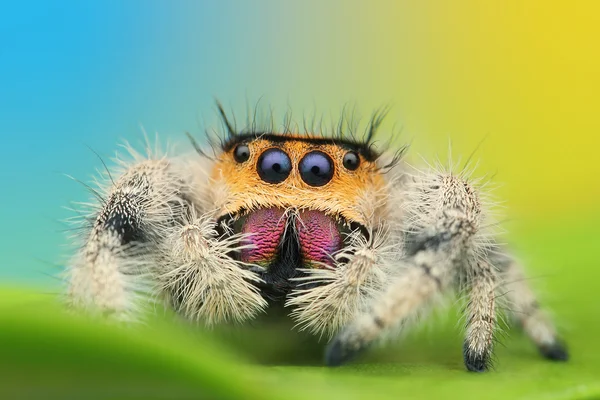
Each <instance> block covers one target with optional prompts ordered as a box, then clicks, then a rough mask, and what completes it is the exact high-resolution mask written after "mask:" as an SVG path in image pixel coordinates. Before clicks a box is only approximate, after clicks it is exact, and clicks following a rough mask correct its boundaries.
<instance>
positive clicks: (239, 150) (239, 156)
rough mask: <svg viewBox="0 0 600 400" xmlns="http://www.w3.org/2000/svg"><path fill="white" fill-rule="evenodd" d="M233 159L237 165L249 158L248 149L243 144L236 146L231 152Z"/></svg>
mask: <svg viewBox="0 0 600 400" xmlns="http://www.w3.org/2000/svg"><path fill="white" fill-rule="evenodd" d="M233 158H235V161H237V162H239V163H243V162H244V161H247V160H248V159H249V158H250V149H249V148H248V146H247V145H245V144H238V145H237V146H236V148H235V150H233Z"/></svg>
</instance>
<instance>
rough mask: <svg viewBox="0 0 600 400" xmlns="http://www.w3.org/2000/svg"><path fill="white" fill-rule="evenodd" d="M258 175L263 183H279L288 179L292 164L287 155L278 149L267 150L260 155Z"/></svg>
mask: <svg viewBox="0 0 600 400" xmlns="http://www.w3.org/2000/svg"><path fill="white" fill-rule="evenodd" d="M257 169H258V175H260V177H261V179H262V180H263V181H265V182H269V183H279V182H283V181H284V180H285V178H287V177H288V175H289V174H290V171H291V170H292V162H291V161H290V158H289V157H288V155H287V154H285V153H284V152H283V151H281V150H279V149H269V150H267V151H265V152H264V153H262V154H261V155H260V158H259V159H258V164H257Z"/></svg>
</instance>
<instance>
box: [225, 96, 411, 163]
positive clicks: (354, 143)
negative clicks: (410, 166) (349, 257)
mask: <svg viewBox="0 0 600 400" xmlns="http://www.w3.org/2000/svg"><path fill="white" fill-rule="evenodd" d="M216 104H217V109H218V112H219V116H220V117H221V120H222V122H223V125H224V127H225V129H226V135H225V137H223V136H224V135H221V145H220V147H221V150H222V151H226V152H227V151H230V150H231V149H233V148H234V147H235V146H236V145H237V144H239V143H242V142H248V141H251V140H254V139H258V138H264V139H267V140H271V141H273V142H282V141H286V140H289V139H290V135H292V134H296V133H298V132H295V130H294V129H295V128H297V129H298V130H299V127H298V126H297V125H298V124H296V123H294V121H293V120H292V116H291V112H290V111H289V110H288V112H286V115H285V118H284V120H283V130H282V131H281V132H279V131H276V130H275V129H274V128H275V127H274V123H273V110H272V108H270V109H269V110H270V113H269V117H270V121H263V122H261V121H260V120H259V116H258V109H259V107H258V104H257V105H256V106H255V107H254V110H253V112H250V110H248V119H249V120H248V121H247V128H245V129H242V130H236V128H235V124H232V123H231V120H230V118H229V117H228V116H227V113H226V112H225V109H224V108H223V106H222V104H221V103H220V102H219V101H218V100H217V101H216ZM388 112H389V107H384V108H381V109H379V110H377V111H375V112H374V113H373V115H372V116H371V118H370V120H369V123H368V124H367V128H366V131H365V134H364V135H363V137H362V138H358V137H357V135H356V130H357V126H358V120H357V118H356V116H355V115H356V110H355V107H353V108H352V109H351V110H348V109H347V107H346V106H344V108H343V109H342V115H341V117H340V119H339V120H338V121H337V123H332V128H331V130H332V132H331V134H328V133H327V132H323V129H322V127H323V117H321V118H320V119H319V120H317V117H316V114H313V117H312V119H311V122H310V123H309V124H307V120H306V116H304V118H303V122H304V124H303V126H304V132H305V133H306V134H307V136H306V137H302V136H294V140H301V141H306V142H309V143H315V144H333V145H336V146H341V147H344V148H347V149H348V150H351V151H355V152H357V153H359V154H360V155H361V156H363V157H364V158H365V160H367V161H375V160H377V159H378V158H379V157H380V156H381V153H382V150H383V149H377V148H376V146H375V144H374V139H375V136H376V134H377V131H378V129H379V128H380V126H381V124H382V122H383V120H384V118H385V117H386V115H387V114H388ZM348 113H350V114H349V115H348ZM250 118H251V120H250ZM317 121H318V122H319V124H318V125H319V126H318V127H319V129H316V128H317V127H316V126H315V124H316V123H317ZM390 144H391V143H390V142H388V143H387V146H385V147H386V148H387V147H388V146H389V145H390ZM405 150H406V148H404V147H403V148H402V149H400V150H399V151H398V152H396V156H395V157H394V162H393V163H390V165H388V166H386V168H388V169H389V168H390V167H391V166H393V165H391V164H395V163H396V162H397V160H398V159H399V158H400V157H401V156H402V154H403V153H404V151H405Z"/></svg>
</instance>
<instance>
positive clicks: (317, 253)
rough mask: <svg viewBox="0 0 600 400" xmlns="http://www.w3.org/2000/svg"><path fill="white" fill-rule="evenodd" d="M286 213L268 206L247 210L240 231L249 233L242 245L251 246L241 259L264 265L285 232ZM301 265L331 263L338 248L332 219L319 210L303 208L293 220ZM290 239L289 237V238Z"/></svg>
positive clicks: (338, 235) (272, 258) (277, 249)
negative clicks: (248, 211) (247, 213)
mask: <svg viewBox="0 0 600 400" xmlns="http://www.w3.org/2000/svg"><path fill="white" fill-rule="evenodd" d="M287 220H288V216H287V215H285V212H284V210H283V209H280V208H268V209H262V210H257V211H254V212H252V213H250V214H249V215H248V216H247V217H246V218H245V220H244V222H243V226H242V233H243V234H246V235H250V236H249V237H248V238H247V239H245V240H244V242H243V244H245V245H248V244H249V245H251V247H250V248H247V249H243V250H242V251H241V259H242V261H244V262H248V263H256V264H259V265H268V264H270V263H271V262H272V261H273V260H274V259H275V258H276V257H277V253H278V251H279V249H280V244H281V241H282V240H283V236H284V233H285V229H286V225H287ZM294 223H295V228H296V233H297V237H294V239H293V240H298V245H299V248H300V256H301V257H302V261H303V263H304V264H305V265H303V266H300V265H299V266H298V267H314V268H319V267H322V265H321V266H320V265H319V264H321V263H323V264H326V265H333V258H332V255H333V254H334V253H336V252H337V251H338V250H340V249H341V247H342V238H341V235H340V232H339V229H338V226H337V224H336V222H335V220H334V219H333V218H331V217H329V216H327V215H325V214H324V213H323V212H320V211H314V210H304V211H300V212H298V214H297V218H296V219H295V221H294ZM291 239H292V238H290V240H291Z"/></svg>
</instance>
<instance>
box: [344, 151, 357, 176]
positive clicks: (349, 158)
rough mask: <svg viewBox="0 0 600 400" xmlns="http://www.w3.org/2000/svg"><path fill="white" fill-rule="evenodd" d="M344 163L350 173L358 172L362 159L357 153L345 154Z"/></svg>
mask: <svg viewBox="0 0 600 400" xmlns="http://www.w3.org/2000/svg"><path fill="white" fill-rule="evenodd" d="M342 163H343V164H344V168H346V169H349V170H350V171H356V169H357V168H358V166H359V165H360V157H359V156H358V154H356V153H355V152H353V151H349V152H347V153H346V154H344V159H343V160H342Z"/></svg>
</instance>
